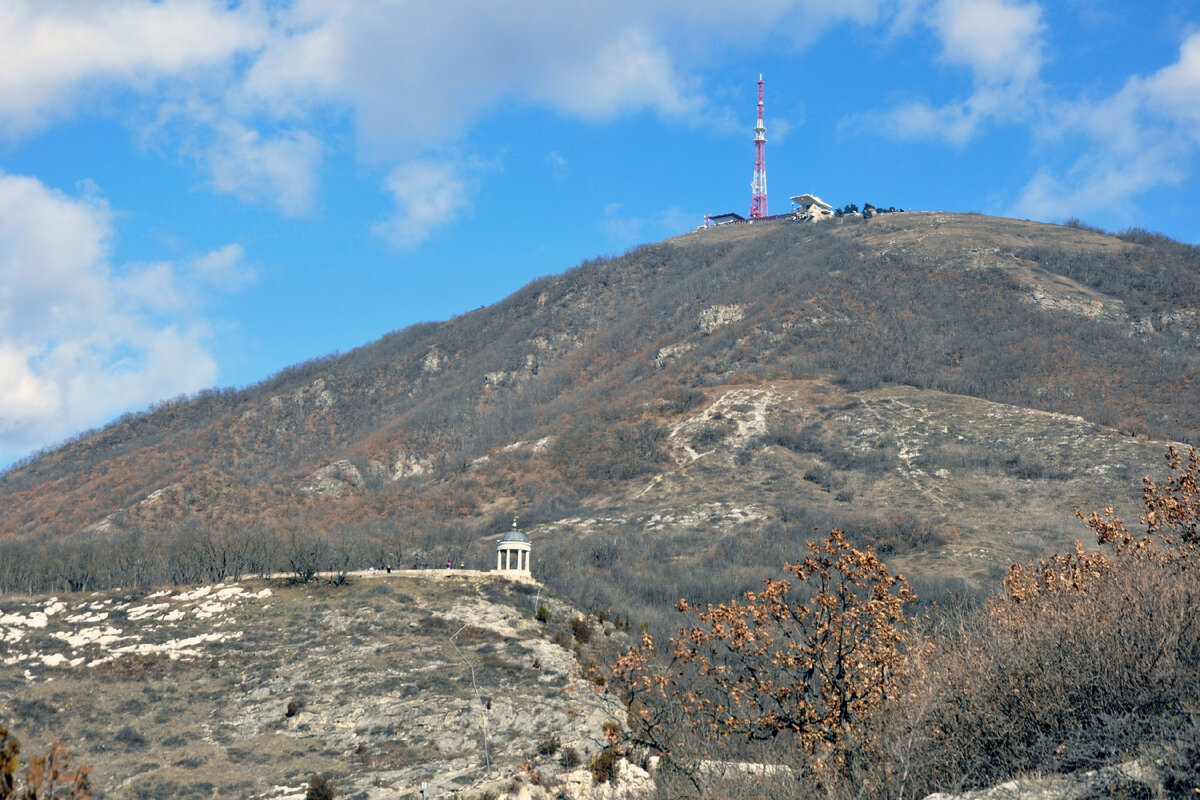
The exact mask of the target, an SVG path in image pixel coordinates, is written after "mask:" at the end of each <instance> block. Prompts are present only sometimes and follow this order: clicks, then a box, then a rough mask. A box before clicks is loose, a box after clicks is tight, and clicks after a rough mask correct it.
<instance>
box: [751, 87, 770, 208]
mask: <svg viewBox="0 0 1200 800" xmlns="http://www.w3.org/2000/svg"><path fill="white" fill-rule="evenodd" d="M762 115H763V79H762V74H761V73H760V74H759V76H758V125H756V126H755V127H754V180H752V181H751V182H750V219H759V218H760V217H765V216H767V127H766V126H765V125H763V117H762Z"/></svg>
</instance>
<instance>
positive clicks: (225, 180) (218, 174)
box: [201, 122, 322, 217]
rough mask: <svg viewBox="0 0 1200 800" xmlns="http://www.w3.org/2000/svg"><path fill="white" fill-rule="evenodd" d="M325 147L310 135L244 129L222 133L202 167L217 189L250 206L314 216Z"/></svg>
mask: <svg viewBox="0 0 1200 800" xmlns="http://www.w3.org/2000/svg"><path fill="white" fill-rule="evenodd" d="M321 151H322V146H321V143H320V142H319V141H318V140H317V139H316V138H315V137H314V136H312V135H311V134H309V133H307V132H305V131H297V130H290V131H283V132H282V133H280V134H279V135H277V136H275V137H274V138H268V137H264V136H263V134H262V133H260V132H259V131H257V130H255V129H253V128H250V127H247V126H245V125H242V124H239V123H232V122H229V123H224V124H222V125H221V126H219V128H218V136H217V139H216V141H215V142H214V144H213V145H212V146H211V147H209V148H208V150H207V151H206V152H205V154H204V156H203V157H202V158H201V162H202V163H203V164H204V165H205V166H206V167H207V169H208V170H209V171H210V173H211V175H212V182H213V187H214V188H215V189H216V190H217V191H219V192H227V193H229V194H233V195H235V196H237V197H240V198H242V199H244V200H249V201H263V202H267V203H270V204H271V205H273V206H275V207H276V208H277V209H279V211H280V213H282V214H283V215H284V216H289V217H296V216H301V215H303V214H306V213H308V212H309V211H311V210H312V207H313V203H314V201H315V199H316V191H317V170H318V168H319V166H320V161H321Z"/></svg>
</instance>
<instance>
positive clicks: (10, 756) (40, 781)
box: [0, 725, 92, 800]
mask: <svg viewBox="0 0 1200 800" xmlns="http://www.w3.org/2000/svg"><path fill="white" fill-rule="evenodd" d="M89 772H90V770H89V769H88V767H86V766H83V765H79V766H77V767H75V768H74V769H72V768H71V754H70V753H69V752H68V751H67V748H66V747H65V746H64V745H63V744H62V743H61V742H55V743H54V744H52V745H51V746H50V751H49V752H48V753H47V754H46V755H44V756H34V757H33V758H31V759H29V763H28V764H27V765H26V766H25V769H24V770H21V744H20V742H18V741H17V739H16V737H14V736H12V735H11V734H9V732H8V728H6V727H4V726H3V725H0V798H5V800H7V798H13V800H37V799H38V798H41V797H45V798H56V800H90V798H91V797H92V793H91V786H90V782H89V780H88V774H89Z"/></svg>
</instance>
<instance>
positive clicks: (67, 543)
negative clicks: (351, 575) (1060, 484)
mask: <svg viewBox="0 0 1200 800" xmlns="http://www.w3.org/2000/svg"><path fill="white" fill-rule="evenodd" d="M750 232H751V231H750V229H749V228H745V229H744V230H743V231H741V232H739V231H732V232H731V231H710V232H699V233H696V234H690V235H689V236H687V237H682V238H680V239H678V240H672V241H670V242H665V243H662V244H657V245H651V246H647V247H643V248H639V249H637V250H635V251H632V252H630V253H627V254H625V255H624V256H621V257H618V258H615V259H610V260H596V261H590V262H587V263H585V264H582V265H580V266H579V267H578V268H576V269H575V270H572V271H570V272H567V273H565V274H563V275H559V276H552V277H547V278H543V279H540V280H538V281H535V282H534V283H532V284H530V285H529V286H527V287H525V288H524V289H522V290H520V291H518V292H517V293H515V294H514V295H512V296H511V297H509V298H507V299H506V300H504V301H502V302H500V303H498V304H496V305H495V306H492V307H489V308H486V309H480V310H479V311H475V312H471V313H469V314H465V315H463V316H461V317H457V318H454V319H452V320H449V321H447V322H442V323H429V324H424V325H418V326H414V327H412V328H409V329H406V330H404V331H400V332H397V333H394V334H389V335H388V336H385V337H384V338H383V339H381V340H380V341H378V342H376V343H374V344H372V345H369V346H366V347H363V348H359V349H358V350H355V351H352V352H350V353H346V354H341V355H336V356H331V357H328V358H324V359H318V360H315V361H312V362H309V363H307V364H301V365H297V366H296V367H293V368H290V369H288V370H285V371H283V372H281V373H280V374H279V375H276V376H275V377H273V378H271V379H270V380H267V381H265V382H263V383H262V384H259V385H256V386H252V387H248V388H246V389H243V390H237V391H232V390H220V391H212V392H205V393H202V394H201V395H199V396H197V397H194V398H180V399H177V400H174V401H170V402H166V403H163V404H161V405H159V406H157V407H155V408H154V409H152V410H150V411H149V412H147V413H145V414H136V415H128V416H126V417H123V418H122V419H120V420H118V421H117V422H115V423H114V424H113V425H111V426H108V427H107V428H105V429H104V430H101V431H97V432H92V433H89V434H86V435H83V436H81V437H79V438H77V439H75V440H73V441H71V442H68V443H66V444H65V445H64V446H62V447H61V448H58V449H55V450H53V451H50V452H47V453H44V454H41V455H40V456H39V457H38V458H36V459H31V460H29V461H28V462H26V463H23V464H21V465H19V466H17V467H16V468H14V469H12V470H9V471H8V472H7V473H5V474H4V475H3V476H0V509H3V511H0V549H2V550H3V552H2V553H0V556H2V557H0V565H3V566H4V569H3V570H0V573H4V574H0V591H11V590H14V589H17V590H22V591H38V590H42V589H51V588H55V587H60V588H84V587H87V588H96V587H102V586H112V585H133V586H138V585H153V584H157V583H162V582H181V581H182V582H186V581H188V580H198V579H219V578H221V577H223V576H227V575H229V576H236V575H238V574H253V573H257V572H259V571H262V570H280V569H290V568H291V563H290V562H292V561H293V559H292V558H291V556H293V555H295V554H296V552H297V545H298V544H299V545H309V544H311V545H312V546H313V547H315V548H317V549H318V550H319V551H321V553H322V554H323V555H324V556H326V563H327V566H328V565H330V564H336V563H339V562H340V563H353V564H355V565H376V566H381V567H382V566H385V565H386V564H387V563H392V564H393V565H394V566H411V565H412V564H411V559H413V557H414V554H417V556H418V557H420V558H428V559H429V560H430V561H437V560H440V559H442V557H446V558H455V557H457V556H460V555H464V554H467V552H468V551H469V548H470V545H471V542H473V541H474V540H475V539H476V538H477V537H478V536H480V535H483V534H486V533H494V532H495V531H497V530H502V529H503V528H504V527H507V526H506V524H505V523H504V522H503V521H502V518H504V517H507V518H509V519H511V516H512V515H513V514H514V513H516V514H518V515H520V516H521V518H522V519H523V520H526V521H528V522H529V523H531V524H532V523H537V522H543V521H552V520H558V519H562V518H565V517H570V516H573V515H577V514H578V513H579V512H580V511H581V510H585V509H586V510H592V511H597V512H598V511H603V510H604V504H605V503H606V502H608V501H609V500H610V499H611V498H613V497H615V496H618V495H620V494H621V493H622V492H623V491H626V490H627V487H628V486H629V485H630V484H632V483H640V482H644V481H646V480H649V479H652V478H653V477H654V476H656V475H659V474H661V473H662V472H663V471H664V470H665V469H666V468H667V467H668V466H669V465H668V464H667V463H666V462H665V461H664V450H663V437H664V436H665V435H666V431H667V430H669V428H670V426H671V425H672V424H673V423H674V421H675V420H676V419H677V415H678V414H680V413H683V412H685V411H686V409H687V408H688V407H689V406H688V404H689V403H695V402H701V400H700V398H702V397H703V391H702V390H703V389H705V388H711V387H716V386H724V385H738V384H740V385H754V384H761V383H763V382H770V381H775V380H782V379H796V378H811V377H821V378H823V379H832V380H834V381H836V382H838V383H839V384H840V385H841V386H843V387H846V388H847V389H865V388H869V387H877V386H887V385H895V384H906V385H910V386H915V387H923V388H929V389H936V390H939V391H945V392H952V393H958V394H964V395H970V396H974V397H980V398H987V399H990V400H995V401H1000V402H1004V403H1009V404H1013V405H1017V406H1021V407H1031V408H1037V409H1043V410H1047V411H1057V412H1063V413H1068V414H1075V415H1079V416H1081V417H1083V418H1085V419H1088V420H1091V421H1093V422H1096V423H1099V424H1101V425H1106V426H1112V427H1114V428H1116V429H1118V430H1121V431H1124V432H1127V433H1130V434H1138V435H1145V436H1151V437H1164V438H1170V439H1176V440H1183V441H1191V442H1195V441H1198V440H1200V406H1197V405H1196V404H1195V403H1194V402H1192V398H1191V391H1192V389H1193V388H1194V386H1195V385H1197V382H1198V381H1197V379H1198V378H1200V375H1198V374H1197V370H1198V369H1200V351H1197V349H1196V348H1195V346H1194V341H1195V338H1196V336H1200V323H1197V322H1196V321H1195V319H1194V309H1195V308H1196V307H1197V306H1198V305H1200V250H1197V248H1193V247H1188V246H1185V245H1179V244H1178V243H1170V242H1164V241H1161V237H1158V238H1156V237H1153V236H1150V235H1140V236H1135V235H1129V236H1126V237H1125V239H1124V240H1118V239H1113V238H1111V237H1106V236H1102V235H1100V234H1096V233H1092V232H1090V231H1086V230H1082V229H1073V228H1054V227H1051V226H1035V225H1033V224H1031V223H1017V222H1012V221H1003V220H993V219H988V218H983V217H955V216H953V215H911V214H889V215H887V216H886V217H881V218H879V219H877V220H872V222H871V223H870V224H864V223H863V222H862V221H861V219H858V218H843V219H840V220H835V221H831V222H830V223H828V224H827V225H822V226H811V225H799V224H793V223H785V222H780V223H774V224H768V225H762V226H755V228H754V229H753V231H752V233H753V235H749V233H750ZM743 234H746V235H743ZM981 254H983V255H981ZM1031 275H1032V276H1034V278H1037V276H1041V278H1037V279H1039V280H1042V279H1044V280H1045V281H1046V282H1047V284H1049V283H1052V282H1053V281H1055V280H1058V279H1059V277H1060V276H1061V278H1062V279H1064V280H1067V281H1071V282H1074V283H1073V284H1072V285H1075V286H1077V287H1082V289H1080V290H1079V291H1083V290H1087V291H1090V292H1094V293H1097V294H1096V296H1103V297H1104V298H1107V300H1106V302H1110V301H1111V303H1119V304H1121V305H1120V308H1122V309H1124V312H1123V313H1125V314H1126V317H1124V318H1111V317H1107V316H1104V315H1103V314H1100V315H1090V316H1089V315H1088V314H1084V313H1076V312H1073V311H1072V312H1065V311H1062V310H1057V309H1054V308H1045V307H1042V306H1040V305H1038V304H1037V303H1035V302H1032V301H1031V300H1030V289H1029V287H1028V286H1027V282H1028V281H1029V280H1033V279H1034V278H1030V276H1031ZM1105 308H1107V306H1105ZM712 309H732V310H734V311H736V313H734V311H730V315H729V316H728V318H723V320H722V322H721V323H720V324H715V323H714V324H707V323H705V322H704V321H703V319H704V317H703V315H704V314H706V313H709V312H710V311H712ZM1114 313H1115V312H1114ZM1189 314H1192V315H1193V316H1188V315H1189ZM1135 323H1136V324H1135ZM1189 326H1192V327H1189ZM1193 327H1194V328H1195V330H1194V331H1193V329H1192V328H1193ZM1189 337H1190V338H1189ZM728 431H729V427H728V425H723V424H722V423H721V421H720V420H713V421H712V422H711V424H710V425H709V426H708V427H707V428H706V429H704V430H703V431H700V432H698V433H697V434H696V435H697V438H696V440H695V441H696V444H697V445H699V446H702V447H703V446H706V445H707V444H711V443H719V442H720V441H721V439H722V437H724V436H726V435H728ZM805 435H806V434H804V432H803V431H802V430H790V429H788V430H777V431H773V432H769V436H771V437H774V440H775V441H776V442H779V443H781V444H782V446H785V447H796V446H799V447H809V449H810V451H811V452H814V453H815V454H817V455H821V456H822V458H823V461H824V462H825V463H824V465H822V466H819V467H813V468H812V469H811V470H810V471H809V472H806V473H805V475H806V478H810V479H811V481H812V482H813V483H814V484H815V485H818V486H821V487H823V488H825V489H829V490H830V492H831V494H832V495H837V496H840V497H844V499H845V500H846V501H847V502H848V501H850V500H852V498H853V491H854V490H853V487H852V486H842V485H838V482H837V481H838V479H837V476H836V475H835V474H834V473H835V471H836V470H837V469H838V468H839V466H838V463H837V462H836V461H833V460H831V459H832V458H833V454H834V451H835V450H836V449H837V447H836V445H837V443H836V442H829V441H823V442H817V443H816V444H810V445H806V444H804V441H803V440H804V436H805ZM810 439H811V437H810ZM522 443H523V444H522ZM797 443H799V444H797ZM763 446H764V447H765V446H770V443H769V441H767V440H764V442H763ZM1003 449H1004V448H1003V447H1001V448H999V449H998V451H997V454H996V456H995V458H994V459H993V460H992V461H991V462H989V464H990V466H989V465H985V466H987V468H989V469H990V468H993V467H994V468H995V469H997V470H999V471H1000V472H1003V473H1006V474H1016V473H1020V474H1022V475H1024V474H1026V473H1029V471H1030V470H1033V471H1034V472H1035V473H1037V474H1040V475H1049V474H1066V472H1065V470H1066V467H1065V466H1064V465H1058V464H1044V463H1043V464H1036V463H1035V464H1027V463H1020V462H1013V463H1011V464H1010V463H1008V461H1007V460H1006V457H1005V456H1004V455H1003V453H1002V452H1001V451H1003ZM797 452H799V451H797ZM825 455H830V457H831V458H830V459H825V458H824V456H825ZM862 457H863V456H862V454H858V453H847V454H844V455H843V459H846V458H848V459H850V461H852V462H853V463H854V464H855V466H856V467H858V466H861V465H862V464H863V463H864V462H862V461H861V459H862ZM872 457H873V458H876V459H877V460H878V465H877V470H876V471H877V472H879V473H883V472H886V471H887V470H888V469H891V468H893V467H894V464H895V451H894V450H887V449H886V448H885V449H882V450H880V451H879V452H878V453H876V454H874V455H873V456H872ZM985 460H986V459H985ZM841 463H842V464H846V463H848V462H846V461H845V460H843V462H841ZM330 465H335V466H333V467H330ZM323 469H331V470H332V473H331V474H332V475H333V476H334V478H333V479H331V480H330V481H328V482H327V483H329V484H330V485H331V486H332V487H333V489H331V490H329V491H326V490H320V489H312V488H311V487H312V486H319V484H320V480H319V474H320V471H321V470H323ZM314 475H316V476H318V477H317V478H314V477H313V476H314ZM306 487H309V488H306ZM323 492H324V493H323ZM799 513H801V514H804V513H808V512H807V511H804V510H803V509H801V510H800V512H799ZM873 513H874V512H872V511H870V510H869V509H862V510H861V513H860V514H859V518H857V519H854V520H849V519H843V518H838V519H833V520H825V519H821V518H820V517H821V515H820V514H815V515H814V516H813V523H814V524H817V525H823V526H824V527H826V528H828V527H829V525H828V524H826V523H827V522H832V523H833V524H835V525H844V526H846V527H848V528H849V527H851V526H850V525H848V523H851V522H852V523H854V525H853V528H854V529H855V530H861V531H866V532H868V533H869V534H870V535H864V536H863V537H862V540H864V541H865V540H869V541H870V542H871V543H872V544H874V545H875V546H877V548H878V549H879V550H880V551H881V552H883V551H885V550H887V547H886V545H885V541H884V539H885V538H888V537H891V538H894V539H895V541H896V542H897V543H898V544H897V545H896V546H894V547H893V552H896V551H897V550H896V549H895V548H897V547H898V548H900V549H902V548H903V547H905V546H908V545H905V544H904V542H905V541H906V540H909V539H911V540H912V541H916V542H919V541H920V540H921V538H922V537H923V536H924V537H929V536H933V537H936V536H942V535H948V533H949V531H950V530H951V528H952V527H953V525H954V522H955V521H954V520H953V519H939V518H934V517H930V518H927V519H916V520H911V521H909V522H903V521H902V522H901V524H894V523H893V522H891V521H889V519H888V518H887V513H886V512H879V513H877V514H874V517H873V518H872V517H871V515H872V514H873ZM809 527H810V529H811V526H809ZM901 529H905V530H907V529H916V530H918V531H921V530H923V531H925V532H926V533H923V534H919V535H916V534H914V535H909V534H908V533H904V534H897V535H895V536H893V534H892V533H890V531H898V530H901ZM855 530H851V531H850V533H851V534H854V533H855ZM872 531H873V533H872ZM939 532H940V533H939ZM768 538H769V537H768ZM314 540H315V541H314ZM926 540H927V541H930V539H928V538H927V539H926ZM310 550H311V548H310ZM115 554H120V555H115ZM405 562H409V563H405ZM776 563H778V562H776ZM729 596H730V595H729V594H726V595H725V597H726V598H728V597H729Z"/></svg>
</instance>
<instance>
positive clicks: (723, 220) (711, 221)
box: [704, 211, 746, 228]
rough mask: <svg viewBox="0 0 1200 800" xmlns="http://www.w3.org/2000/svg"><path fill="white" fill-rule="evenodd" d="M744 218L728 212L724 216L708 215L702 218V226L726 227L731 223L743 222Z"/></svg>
mask: <svg viewBox="0 0 1200 800" xmlns="http://www.w3.org/2000/svg"><path fill="white" fill-rule="evenodd" d="M745 221H746V218H745V217H743V216H742V215H741V214H738V213H735V212H733V211H730V212H728V213H726V214H709V215H708V216H707V217H705V218H704V226H705V227H706V228H707V227H712V226H713V225H728V224H729V223H731V222H745Z"/></svg>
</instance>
